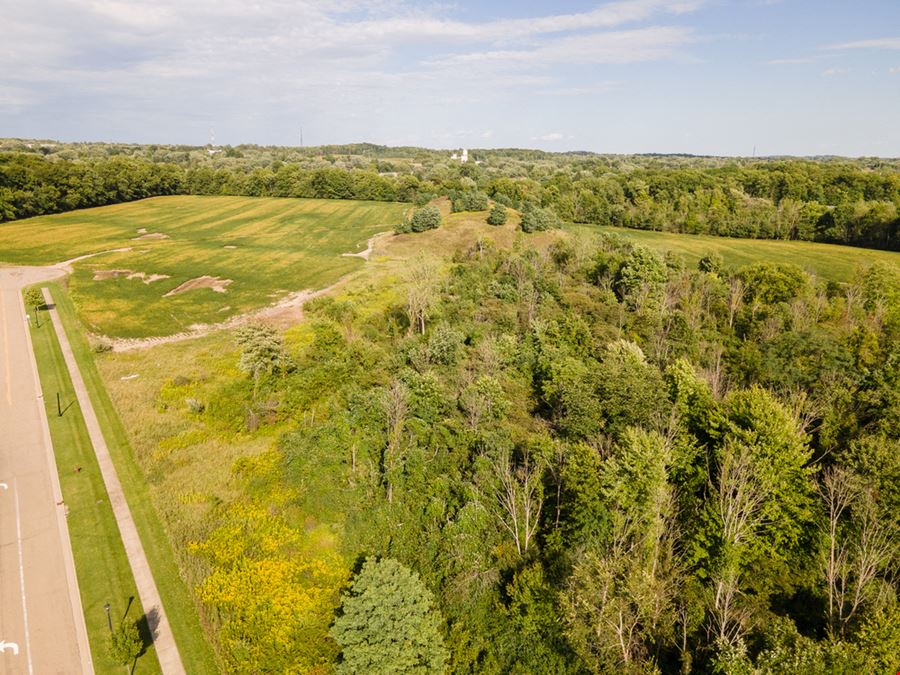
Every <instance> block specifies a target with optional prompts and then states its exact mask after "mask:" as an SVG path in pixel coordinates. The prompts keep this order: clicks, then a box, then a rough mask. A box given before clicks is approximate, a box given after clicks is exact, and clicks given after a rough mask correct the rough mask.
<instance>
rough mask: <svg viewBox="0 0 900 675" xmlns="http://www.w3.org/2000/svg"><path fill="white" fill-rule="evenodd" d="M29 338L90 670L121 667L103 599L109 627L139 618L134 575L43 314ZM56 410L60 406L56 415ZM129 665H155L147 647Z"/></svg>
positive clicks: (145, 668) (154, 669) (138, 668)
mask: <svg viewBox="0 0 900 675" xmlns="http://www.w3.org/2000/svg"><path fill="white" fill-rule="evenodd" d="M31 339H32V345H33V347H34V353H35V358H36V360H37V364H38V373H39V375H40V379H41V388H42V390H43V391H44V394H45V396H44V405H45V407H46V411H47V420H48V423H49V427H50V436H51V439H52V442H53V449H54V455H55V457H56V468H57V472H58V474H59V482H60V487H61V488H62V494H63V499H64V500H65V503H66V506H67V508H68V518H67V522H68V527H69V535H70V538H71V542H72V554H73V556H74V558H75V570H76V574H77V576H78V588H79V591H80V594H81V602H82V606H83V608H84V614H85V623H86V625H87V630H88V640H89V642H90V645H91V657H92V660H93V664H94V669H95V671H96V672H97V673H120V672H121V670H122V666H121V664H117V663H116V662H114V661H113V660H112V659H110V658H109V655H108V653H107V641H108V636H109V626H108V624H107V617H106V611H105V609H104V605H105V604H106V603H109V605H110V617H111V620H112V621H113V624H114V626H115V625H118V623H119V622H120V621H122V620H125V619H128V620H132V621H133V620H136V619H139V618H140V617H141V616H143V613H144V612H143V609H142V608H141V604H140V601H139V600H137V590H136V588H135V585H134V579H133V578H132V576H131V569H130V568H129V567H128V560H127V559H126V557H125V550H124V548H123V547H122V540H121V538H120V536H119V529H118V527H117V526H116V522H115V518H114V517H113V513H112V508H111V507H110V504H109V499H108V497H107V494H106V488H105V487H104V485H103V479H102V478H101V476H100V469H99V467H98V466H97V459H96V457H95V456H94V451H93V447H92V446H91V442H90V439H89V438H88V433H87V429H86V428H85V425H84V419H83V418H82V416H81V411H80V410H79V409H78V406H77V405H73V402H74V401H75V393H74V390H73V388H72V382H71V380H70V378H69V373H68V369H67V368H66V365H65V361H64V359H63V355H62V352H61V350H60V348H59V343H58V342H57V339H56V336H55V334H54V331H53V327H52V326H51V324H50V321H49V319H48V318H45V319H44V320H43V321H42V322H41V326H40V327H38V325H37V323H36V322H34V323H32V326H31ZM57 394H58V395H59V401H60V407H59V408H57V398H56V397H57ZM62 409H64V410H65V411H64V413H63V414H62V415H59V411H60V410H62ZM148 638H149V636H147V635H144V639H145V643H149V639H148ZM134 672H135V673H159V672H160V671H159V664H158V663H157V661H156V655H155V652H154V651H153V648H152V646H151V647H150V649H148V650H147V651H146V652H145V653H144V654H143V655H141V656H140V657H139V658H138V660H137V663H136V665H135V671H134Z"/></svg>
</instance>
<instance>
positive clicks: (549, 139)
mask: <svg viewBox="0 0 900 675" xmlns="http://www.w3.org/2000/svg"><path fill="white" fill-rule="evenodd" d="M564 138H565V135H564V134H562V133H560V132H559V131H551V132H550V133H549V134H544V135H543V136H532V137H531V140H533V141H544V142H545V143H555V142H557V141H561V140H563V139H564ZM570 138H571V136H570Z"/></svg>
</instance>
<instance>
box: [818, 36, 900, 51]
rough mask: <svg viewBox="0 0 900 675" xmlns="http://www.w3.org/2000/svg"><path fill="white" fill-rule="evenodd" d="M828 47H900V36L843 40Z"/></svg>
mask: <svg viewBox="0 0 900 675" xmlns="http://www.w3.org/2000/svg"><path fill="white" fill-rule="evenodd" d="M826 49H900V37H887V38H876V39H873V40H856V41H854V42H842V43H840V44H836V45H828V46H827V47H826Z"/></svg>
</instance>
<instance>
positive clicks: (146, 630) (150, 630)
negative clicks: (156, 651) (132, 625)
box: [137, 607, 159, 658]
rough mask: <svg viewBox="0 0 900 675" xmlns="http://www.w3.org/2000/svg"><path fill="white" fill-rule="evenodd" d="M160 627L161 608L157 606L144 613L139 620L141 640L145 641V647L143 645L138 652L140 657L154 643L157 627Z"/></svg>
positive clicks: (138, 626)
mask: <svg viewBox="0 0 900 675" xmlns="http://www.w3.org/2000/svg"><path fill="white" fill-rule="evenodd" d="M158 627H159V610H158V609H157V608H156V607H153V608H152V609H151V610H150V611H149V612H147V613H146V614H144V616H142V617H141V618H140V619H138V620H137V628H138V633H139V634H140V636H141V642H143V647H141V652H140V654H138V658H140V657H141V656H143V655H144V654H146V653H147V650H148V649H149V648H150V646H151V645H152V644H153V641H154V640H155V639H156V636H157V634H158V633H157V629H158Z"/></svg>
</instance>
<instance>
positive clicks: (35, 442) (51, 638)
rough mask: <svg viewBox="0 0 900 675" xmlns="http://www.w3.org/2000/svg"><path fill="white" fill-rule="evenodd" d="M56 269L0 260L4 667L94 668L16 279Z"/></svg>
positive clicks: (46, 275) (22, 282) (0, 636)
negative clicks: (1, 264) (8, 264)
mask: <svg viewBox="0 0 900 675" xmlns="http://www.w3.org/2000/svg"><path fill="white" fill-rule="evenodd" d="M63 274H64V271H63V270H62V269H59V268H47V267H44V268H40V267H31V268H29V267H9V268H2V267H0V672H2V673H29V674H31V673H36V674H38V675H44V674H51V675H52V674H54V673H65V674H67V675H68V674H70V673H93V668H92V666H91V656H90V648H89V646H88V641H87V631H86V629H85V625H84V614H83V611H82V606H81V598H80V596H79V594H78V582H77V580H76V576H75V565H74V561H73V559H72V548H71V545H70V543H69V532H68V528H67V526H66V517H65V505H64V504H62V496H61V493H60V489H59V477H58V475H57V473H56V463H55V460H54V457H53V449H52V446H51V445H50V433H49V429H48V427H47V419H46V415H45V412H44V406H43V401H42V399H41V398H40V385H39V381H38V377H37V369H36V366H35V362H34V355H33V352H32V349H31V338H30V335H29V333H28V330H27V324H26V318H25V310H24V308H23V306H22V301H21V289H22V287H23V286H26V285H29V284H33V283H38V282H40V281H46V280H49V279H52V278H56V277H60V276H62V275H63ZM48 324H49V322H48ZM47 330H52V327H51V326H50V325H48V326H47Z"/></svg>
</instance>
